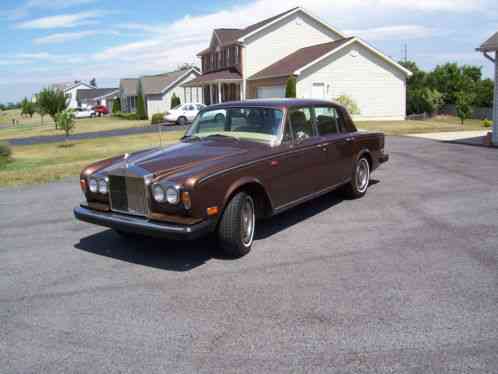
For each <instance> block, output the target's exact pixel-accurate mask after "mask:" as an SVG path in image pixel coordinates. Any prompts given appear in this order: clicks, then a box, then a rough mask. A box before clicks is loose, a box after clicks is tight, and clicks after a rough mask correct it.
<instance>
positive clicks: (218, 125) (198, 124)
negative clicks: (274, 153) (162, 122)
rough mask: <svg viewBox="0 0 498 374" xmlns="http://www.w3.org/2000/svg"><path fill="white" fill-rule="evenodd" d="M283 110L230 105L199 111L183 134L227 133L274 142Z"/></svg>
mask: <svg viewBox="0 0 498 374" xmlns="http://www.w3.org/2000/svg"><path fill="white" fill-rule="evenodd" d="M282 118H283V112H282V111H281V110H278V109H267V108H230V109H214V110H207V111H205V112H202V113H201V114H200V115H199V116H198V117H197V118H196V120H195V121H194V123H193V124H192V127H191V128H190V129H189V130H188V132H187V136H195V137H199V138H204V137H207V136H213V135H223V136H231V137H235V138H238V139H248V140H255V141H263V142H269V143H274V142H275V141H276V140H277V139H278V138H279V135H280V130H281V125H282Z"/></svg>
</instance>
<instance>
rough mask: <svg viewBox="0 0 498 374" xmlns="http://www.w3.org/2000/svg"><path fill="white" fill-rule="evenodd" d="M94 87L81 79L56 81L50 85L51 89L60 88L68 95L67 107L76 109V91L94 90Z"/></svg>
mask: <svg viewBox="0 0 498 374" xmlns="http://www.w3.org/2000/svg"><path fill="white" fill-rule="evenodd" d="M95 88H96V87H94V86H92V85H91V84H88V83H85V82H81V81H75V82H68V83H57V84H53V85H52V89H55V90H61V91H63V92H64V93H65V94H66V95H68V96H69V104H68V108H70V109H76V108H78V106H79V105H78V97H77V94H78V91H80V90H94V89H95Z"/></svg>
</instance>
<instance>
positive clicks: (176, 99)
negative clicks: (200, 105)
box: [171, 92, 182, 108]
mask: <svg viewBox="0 0 498 374" xmlns="http://www.w3.org/2000/svg"><path fill="white" fill-rule="evenodd" d="M181 103H182V101H181V100H180V98H179V97H178V96H176V94H175V93H174V92H173V96H171V108H176V107H177V106H178V105H181Z"/></svg>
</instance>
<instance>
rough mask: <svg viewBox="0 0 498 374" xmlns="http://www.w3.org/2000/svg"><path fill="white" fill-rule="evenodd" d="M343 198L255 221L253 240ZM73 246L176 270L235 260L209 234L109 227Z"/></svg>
mask: <svg viewBox="0 0 498 374" xmlns="http://www.w3.org/2000/svg"><path fill="white" fill-rule="evenodd" d="M377 183H379V181H378V180H372V181H371V182H370V185H371V186H374V185H375V184H377ZM344 200H345V198H344V197H343V196H342V194H340V193H338V192H331V193H328V194H326V195H324V196H321V197H319V198H316V199H314V200H312V201H309V202H307V203H304V204H302V205H300V206H299V207H296V208H293V209H290V210H288V211H287V212H284V213H282V214H280V215H278V216H275V217H273V218H270V219H267V220H264V221H261V222H259V223H258V226H257V229H256V233H255V239H256V240H259V239H265V238H268V237H270V236H272V235H274V234H276V233H278V232H280V231H284V230H286V229H288V228H290V227H292V226H294V225H296V224H298V223H300V222H303V221H305V220H307V219H309V218H311V217H313V216H315V215H317V214H320V213H321V212H323V211H325V210H328V209H330V208H332V207H334V206H336V205H338V204H340V203H341V202H342V201H344ZM256 245H257V243H256ZM74 247H75V248H76V249H79V250H82V251H85V252H89V253H93V254H96V255H99V256H105V257H110V258H114V259H116V260H120V261H125V262H129V263H133V264H137V265H143V266H149V267H153V268H157V269H162V270H169V271H178V272H184V271H190V270H193V269H195V268H197V267H199V266H202V265H204V264H206V263H207V262H208V261H209V260H211V259H218V260H226V261H230V260H235V259H231V258H227V257H225V256H224V255H223V254H222V252H221V250H220V248H219V246H218V244H217V242H216V240H214V239H213V238H212V237H208V238H204V239H199V240H195V241H175V240H167V239H157V238H147V237H136V238H123V237H121V236H119V235H118V234H116V233H115V232H114V231H113V230H104V231H101V232H98V233H96V234H93V235H90V236H87V237H84V238H81V239H80V241H79V243H77V244H75V246H74Z"/></svg>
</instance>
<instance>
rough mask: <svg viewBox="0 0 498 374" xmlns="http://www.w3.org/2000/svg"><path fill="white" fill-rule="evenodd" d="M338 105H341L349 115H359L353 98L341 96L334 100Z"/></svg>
mask: <svg viewBox="0 0 498 374" xmlns="http://www.w3.org/2000/svg"><path fill="white" fill-rule="evenodd" d="M335 101H337V102H338V103H339V104H341V105H343V106H344V107H345V108H346V109H347V110H348V112H349V113H350V114H360V107H359V106H358V104H356V102H355V101H354V100H353V98H351V97H349V96H347V95H341V96H339V97H338V98H337V99H335Z"/></svg>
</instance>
